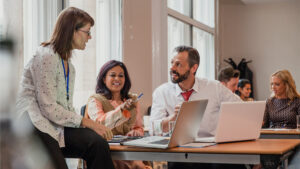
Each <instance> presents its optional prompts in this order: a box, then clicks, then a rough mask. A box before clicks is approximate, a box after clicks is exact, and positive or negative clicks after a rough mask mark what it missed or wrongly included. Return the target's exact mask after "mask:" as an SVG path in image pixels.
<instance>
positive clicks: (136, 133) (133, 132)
mask: <svg viewBox="0 0 300 169" xmlns="http://www.w3.org/2000/svg"><path fill="white" fill-rule="evenodd" d="M143 135H144V134H143V133H141V132H139V131H137V130H131V131H130V132H128V133H127V134H126V136H143Z"/></svg>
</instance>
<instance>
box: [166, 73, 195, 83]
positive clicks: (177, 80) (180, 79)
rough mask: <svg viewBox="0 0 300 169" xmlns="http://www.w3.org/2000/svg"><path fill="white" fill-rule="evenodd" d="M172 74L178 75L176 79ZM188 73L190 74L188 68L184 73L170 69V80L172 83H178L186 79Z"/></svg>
mask: <svg viewBox="0 0 300 169" xmlns="http://www.w3.org/2000/svg"><path fill="white" fill-rule="evenodd" d="M172 74H176V75H177V76H178V78H177V79H174V78H173V77H172ZM189 74H190V70H188V71H186V72H185V73H184V74H179V73H178V72H176V71H172V70H171V71H170V75H171V81H172V82H173V83H180V82H182V81H184V80H186V79H187V78H188V77H189Z"/></svg>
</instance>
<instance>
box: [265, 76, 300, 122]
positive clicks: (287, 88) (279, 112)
mask: <svg viewBox="0 0 300 169" xmlns="http://www.w3.org/2000/svg"><path fill="white" fill-rule="evenodd" d="M271 90H272V91H273V93H272V96H271V97H270V98H269V99H268V100H267V104H266V110H265V116H264V121H263V127H264V128H266V127H270V128H296V123H297V122H296V116H297V115H300V95H299V93H298V92H297V89H296V84H295V81H294V79H293V77H292V75H291V73H290V72H289V71H288V70H280V71H277V72H275V73H274V74H272V76H271Z"/></svg>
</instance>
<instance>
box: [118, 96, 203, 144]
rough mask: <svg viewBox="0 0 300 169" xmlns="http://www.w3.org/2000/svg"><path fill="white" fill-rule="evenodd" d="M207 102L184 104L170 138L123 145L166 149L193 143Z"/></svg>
mask: <svg viewBox="0 0 300 169" xmlns="http://www.w3.org/2000/svg"><path fill="white" fill-rule="evenodd" d="M207 102H208V101H207V99H205V100H196V101H189V102H183V103H182V105H181V108H180V111H179V113H178V116H177V119H176V122H175V126H174V129H173V133H172V135H171V136H170V137H163V136H149V137H144V138H142V139H136V140H132V141H127V142H123V145H128V146H138V147H149V148H161V149H166V148H172V147H176V146H179V145H184V144H186V143H191V142H193V141H194V140H195V137H196V135H197V131H198V128H199V124H200V122H201V120H202V117H203V114H204V112H205V109H206V105H207Z"/></svg>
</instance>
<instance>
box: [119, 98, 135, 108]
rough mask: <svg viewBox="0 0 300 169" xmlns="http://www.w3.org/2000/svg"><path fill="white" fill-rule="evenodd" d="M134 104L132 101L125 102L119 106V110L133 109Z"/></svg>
mask: <svg viewBox="0 0 300 169" xmlns="http://www.w3.org/2000/svg"><path fill="white" fill-rule="evenodd" d="M135 103H136V102H134V101H133V100H132V99H128V100H126V101H125V102H124V103H123V104H122V105H121V110H124V109H126V110H130V109H131V108H132V107H135V106H136V105H135Z"/></svg>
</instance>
